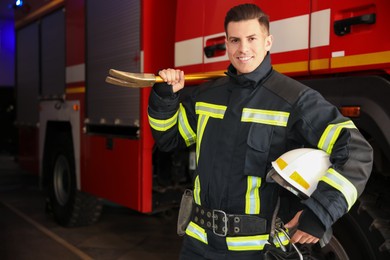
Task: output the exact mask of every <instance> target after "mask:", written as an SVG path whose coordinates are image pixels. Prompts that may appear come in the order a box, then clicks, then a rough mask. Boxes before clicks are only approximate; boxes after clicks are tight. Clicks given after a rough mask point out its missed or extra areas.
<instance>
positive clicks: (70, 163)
mask: <svg viewBox="0 0 390 260" xmlns="http://www.w3.org/2000/svg"><path fill="white" fill-rule="evenodd" d="M49 151H50V155H49V158H50V160H49V161H50V166H49V173H48V174H49V176H48V180H49V182H48V197H47V202H48V205H47V206H48V208H49V211H50V212H51V213H52V214H53V216H54V219H55V220H56V222H57V223H58V224H60V225H61V226H64V227H76V226H87V225H91V224H93V223H95V222H96V221H97V220H98V219H99V217H100V214H101V211H102V204H101V200H100V199H98V198H96V197H94V196H91V195H89V194H86V193H83V192H81V191H79V190H78V189H77V180H76V172H75V158H74V153H73V142H72V138H71V136H70V134H65V133H61V134H58V135H56V136H55V138H51V145H50V148H49Z"/></svg>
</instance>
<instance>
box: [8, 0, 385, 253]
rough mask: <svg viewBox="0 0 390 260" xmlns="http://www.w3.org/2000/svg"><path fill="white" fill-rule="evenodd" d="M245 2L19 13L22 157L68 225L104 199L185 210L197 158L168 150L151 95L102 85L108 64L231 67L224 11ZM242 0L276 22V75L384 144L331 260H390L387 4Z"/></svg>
mask: <svg viewBox="0 0 390 260" xmlns="http://www.w3.org/2000/svg"><path fill="white" fill-rule="evenodd" d="M241 2H243V1H238V0H230V1H223V0H219V1H217V0H215V1H208V0H207V1H206V0H169V1H168V0H167V1H160V0H138V1H137V0H132V1H130V0H116V1H105V0H52V1H45V0H35V1H34V0H30V1H24V5H23V6H22V7H20V8H18V9H17V10H16V12H15V18H16V26H15V27H16V33H17V41H16V42H17V44H16V51H17V56H16V57H17V58H16V74H17V76H16V82H17V84H16V85H17V88H16V92H17V94H16V97H17V122H16V123H17V126H18V131H19V155H18V159H19V162H20V165H22V166H23V167H24V168H26V169H28V170H29V171H31V172H34V173H36V174H39V176H40V180H41V186H42V188H44V190H45V191H47V198H48V200H47V201H48V205H49V208H50V209H51V211H52V212H53V215H54V217H55V219H56V220H57V221H58V223H60V224H61V225H64V226H77V225H85V224H91V223H93V222H94V221H96V220H97V219H98V217H99V214H100V211H101V209H102V206H101V202H102V201H101V200H102V199H105V200H108V201H111V202H114V203H117V204H120V205H123V206H126V207H129V208H132V209H135V210H137V211H140V212H143V213H153V212H158V211H161V210H164V209H167V208H169V207H171V206H172V205H174V204H175V203H176V202H177V200H178V198H179V197H180V195H181V190H182V189H183V187H185V186H186V185H188V179H189V177H188V176H189V175H190V174H191V171H192V170H193V169H194V166H193V156H194V153H193V151H192V150H191V149H189V150H184V151H175V152H173V153H162V152H160V151H158V150H157V149H156V148H155V147H154V143H153V139H152V137H151V132H150V128H149V125H148V121H147V103H148V96H149V93H150V88H142V89H135V88H133V89H131V88H123V87H118V86H113V85H109V84H107V83H106V82H105V77H106V76H107V73H108V71H109V69H111V68H114V69H118V70H122V71H129V72H149V73H153V72H156V71H157V70H158V69H161V68H168V67H175V68H180V69H183V70H185V72H186V73H187V74H188V73H209V72H220V71H224V70H225V69H226V68H227V65H228V58H227V54H226V50H225V44H224V40H225V38H224V37H225V36H224V29H223V20H224V15H225V13H226V11H227V10H228V9H229V8H230V7H232V6H233V5H236V4H239V3H241ZM246 2H258V4H259V5H260V6H261V7H262V8H263V9H264V10H265V11H266V12H267V13H268V14H269V15H270V19H271V33H272V34H273V36H274V45H273V48H272V51H271V58H272V61H273V64H274V68H275V69H276V70H278V71H280V72H282V73H285V74H287V75H290V76H292V77H294V78H296V79H298V80H301V81H302V82H304V83H305V84H307V85H309V86H311V87H312V88H314V89H317V90H318V91H320V92H321V93H322V94H323V95H324V96H325V97H326V98H327V99H328V100H329V101H330V102H332V103H333V104H335V105H336V106H338V107H339V108H340V110H341V111H342V113H344V114H345V115H347V116H349V117H351V118H352V120H353V121H354V123H355V124H356V125H357V127H358V128H359V129H360V131H361V132H362V133H363V134H364V135H365V137H366V138H367V139H368V140H369V141H370V143H371V144H372V146H373V147H374V150H375V162H374V170H373V173H372V176H371V178H370V181H369V183H368V185H367V188H366V190H365V192H364V194H363V195H362V196H361V198H360V199H359V201H358V202H357V203H356V205H355V206H354V207H353V208H352V209H351V211H350V212H349V214H347V215H346V216H345V217H343V218H342V219H341V220H339V221H338V222H337V223H336V224H335V226H334V239H333V240H332V241H331V243H330V246H328V247H326V248H325V249H323V253H324V254H325V255H326V256H327V257H329V259H333V258H336V259H337V258H338V259H347V258H346V257H347V256H348V257H349V258H350V259H385V258H386V259H389V258H388V257H389V251H390V240H389V239H390V229H389V221H390V217H389V214H390V211H389V209H390V207H389V205H390V204H389V198H390V196H389V192H388V190H389V188H388V187H389V184H390V181H389V175H390V131H389V129H390V102H388V101H386V100H387V99H388V98H389V97H390V33H389V32H388V26H389V25H390V16H389V15H388V12H389V11H390V1H388V0H359V1H356V0H343V1H329V0H295V1H290V0H276V1H275V0H272V1H271V0H258V1H246ZM193 84H195V83H194V82H191V81H188V82H187V85H188V86H189V87H190V85H193ZM332 257H333V258H332ZM327 259H328V258H327Z"/></svg>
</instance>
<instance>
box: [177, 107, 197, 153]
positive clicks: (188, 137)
mask: <svg viewBox="0 0 390 260" xmlns="http://www.w3.org/2000/svg"><path fill="white" fill-rule="evenodd" d="M179 132H180V134H181V136H182V137H183V139H184V141H185V143H186V145H187V146H190V145H191V144H194V143H195V142H196V134H195V132H194V131H193V130H192V128H191V126H190V123H189V122H188V118H187V113H186V110H185V108H184V107H183V105H182V104H180V108H179Z"/></svg>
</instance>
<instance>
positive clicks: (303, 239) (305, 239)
mask: <svg viewBox="0 0 390 260" xmlns="http://www.w3.org/2000/svg"><path fill="white" fill-rule="evenodd" d="M318 240H319V239H318V238H317V237H314V236H312V235H310V234H308V233H306V232H303V231H301V230H297V231H296V232H295V233H294V235H293V236H292V237H291V239H290V242H291V243H293V244H295V243H300V244H314V243H317V242H318Z"/></svg>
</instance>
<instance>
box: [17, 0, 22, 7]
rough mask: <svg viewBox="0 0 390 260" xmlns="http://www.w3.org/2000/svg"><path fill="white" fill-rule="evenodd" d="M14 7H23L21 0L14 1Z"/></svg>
mask: <svg viewBox="0 0 390 260" xmlns="http://www.w3.org/2000/svg"><path fill="white" fill-rule="evenodd" d="M15 6H16V7H22V6H23V0H16V1H15Z"/></svg>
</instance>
